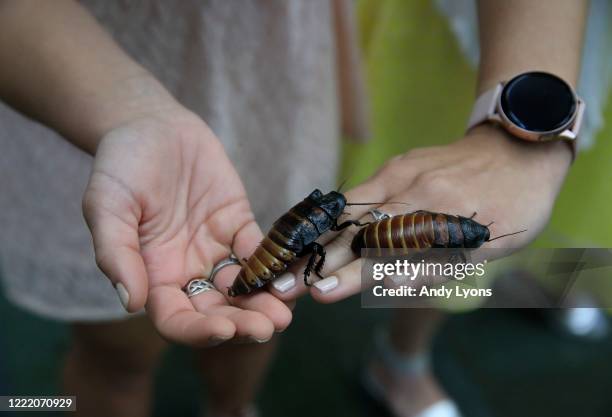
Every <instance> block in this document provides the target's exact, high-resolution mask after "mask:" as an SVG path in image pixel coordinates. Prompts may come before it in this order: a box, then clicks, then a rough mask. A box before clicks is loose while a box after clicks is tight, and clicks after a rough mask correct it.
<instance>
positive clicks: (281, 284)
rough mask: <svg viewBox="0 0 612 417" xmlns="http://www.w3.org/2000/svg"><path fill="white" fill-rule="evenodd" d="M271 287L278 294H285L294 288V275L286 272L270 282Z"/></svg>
mask: <svg viewBox="0 0 612 417" xmlns="http://www.w3.org/2000/svg"><path fill="white" fill-rule="evenodd" d="M272 286H273V287H274V288H275V289H276V290H277V291H279V292H287V291H289V290H290V289H291V288H293V287H295V275H293V274H292V273H291V272H286V273H284V274H283V275H281V276H280V277H278V278H277V279H275V280H274V281H272Z"/></svg>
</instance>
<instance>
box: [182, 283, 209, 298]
mask: <svg viewBox="0 0 612 417" xmlns="http://www.w3.org/2000/svg"><path fill="white" fill-rule="evenodd" d="M212 290H215V291H216V290H217V289H216V288H215V286H214V285H212V282H210V281H209V280H207V279H206V278H195V279H192V280H191V281H189V282H188V283H187V286H186V287H185V290H184V291H185V293H187V297H189V298H191V297H195V296H196V295H198V294H202V293H203V292H206V291H212Z"/></svg>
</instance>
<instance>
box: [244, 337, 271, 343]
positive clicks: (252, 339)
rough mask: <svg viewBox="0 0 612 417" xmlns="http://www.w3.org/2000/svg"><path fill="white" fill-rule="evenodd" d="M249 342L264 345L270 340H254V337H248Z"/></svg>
mask: <svg viewBox="0 0 612 417" xmlns="http://www.w3.org/2000/svg"><path fill="white" fill-rule="evenodd" d="M249 340H250V341H251V342H253V343H266V342H267V341H269V340H270V338H267V339H258V338H256V337H253V336H249Z"/></svg>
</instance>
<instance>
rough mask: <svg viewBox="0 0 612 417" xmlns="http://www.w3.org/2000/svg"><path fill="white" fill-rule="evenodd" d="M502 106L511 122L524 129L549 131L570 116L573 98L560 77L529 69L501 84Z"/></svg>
mask: <svg viewBox="0 0 612 417" xmlns="http://www.w3.org/2000/svg"><path fill="white" fill-rule="evenodd" d="M501 108H502V111H503V112H504V114H505V115H506V117H507V118H508V119H509V120H510V121H511V122H512V123H514V124H516V125H517V126H519V127H521V128H523V129H525V130H528V131H532V132H550V131H554V130H558V129H561V128H563V127H564V126H566V125H567V124H568V123H569V122H570V121H571V120H572V117H573V116H574V113H575V112H576V99H575V97H574V93H573V92H572V89H571V88H570V86H569V85H567V83H566V82H565V81H563V80H562V79H560V78H559V77H556V76H554V75H552V74H547V73H545V72H528V73H525V74H521V75H519V76H517V77H515V78H513V79H512V80H510V81H509V82H508V83H507V84H506V85H505V86H504V89H503V91H502V95H501Z"/></svg>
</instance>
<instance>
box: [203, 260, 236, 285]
mask: <svg viewBox="0 0 612 417" xmlns="http://www.w3.org/2000/svg"><path fill="white" fill-rule="evenodd" d="M230 265H240V261H239V260H238V258H236V257H235V256H234V255H230V256H229V258H225V259H222V260H221V261H219V262H217V264H216V265H215V266H213V269H212V271H210V277H208V281H210V283H211V284H212V283H213V282H215V276H216V275H217V274H218V273H219V271H221V270H222V269H223V268H225V267H226V266H230Z"/></svg>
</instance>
